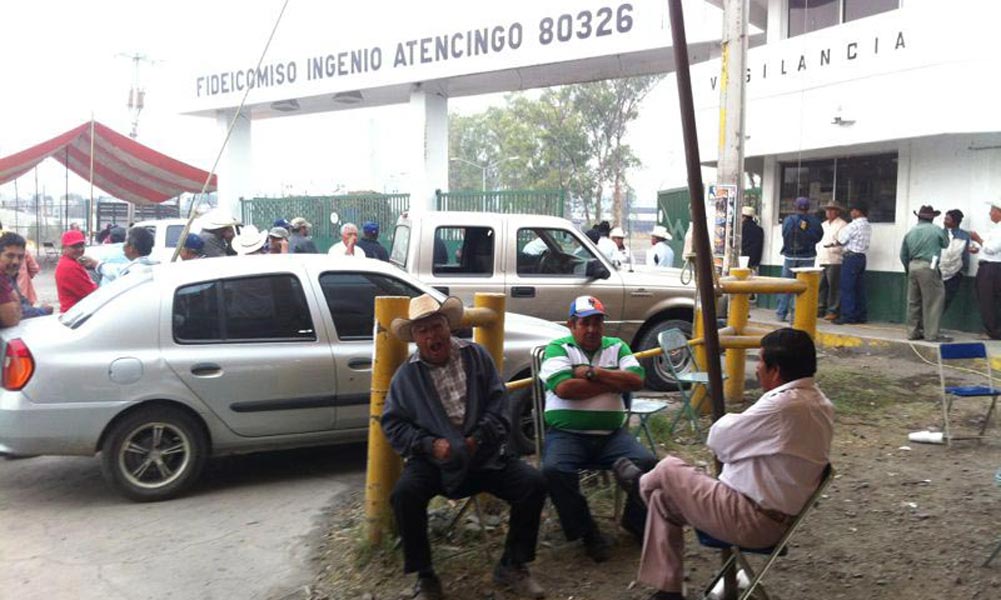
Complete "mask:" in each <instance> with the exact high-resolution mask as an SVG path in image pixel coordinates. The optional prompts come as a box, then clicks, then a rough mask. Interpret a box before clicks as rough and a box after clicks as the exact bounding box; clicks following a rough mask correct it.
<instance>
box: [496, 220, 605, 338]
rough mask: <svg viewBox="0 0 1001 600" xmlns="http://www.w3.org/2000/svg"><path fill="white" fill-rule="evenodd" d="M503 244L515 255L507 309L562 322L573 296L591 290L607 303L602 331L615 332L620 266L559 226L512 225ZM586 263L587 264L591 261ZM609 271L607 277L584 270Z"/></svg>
mask: <svg viewBox="0 0 1001 600" xmlns="http://www.w3.org/2000/svg"><path fill="white" fill-rule="evenodd" d="M508 235H509V237H510V238H511V239H509V240H508V242H507V243H506V244H505V248H508V249H510V251H511V253H512V254H513V255H514V260H513V263H514V264H513V265H511V264H510V262H512V261H509V266H508V268H507V273H506V277H505V286H504V287H505V292H506V293H507V310H509V311H511V312H517V313H523V314H526V315H532V316H533V317H539V318H542V319H547V320H549V321H554V322H558V323H563V322H564V321H566V320H567V315H568V313H569V310H570V303H571V302H572V301H573V299H574V298H576V297H577V296H582V295H585V294H587V295H591V296H595V297H597V298H598V299H599V300H601V302H602V303H603V304H604V305H605V310H606V311H607V312H608V316H607V317H606V319H605V323H606V327H605V334H606V335H610V336H614V335H618V332H619V329H620V328H621V323H622V320H623V314H622V313H623V303H624V296H623V285H622V277H621V276H620V275H619V273H618V271H617V270H616V269H615V268H614V267H613V266H611V265H609V264H607V262H606V261H604V260H602V259H600V258H598V256H597V255H596V253H595V252H594V250H593V248H592V246H590V245H588V244H586V243H585V242H584V241H583V239H582V238H581V237H580V236H578V235H577V234H576V233H575V232H572V231H570V230H569V229H564V228H560V227H532V226H529V225H525V226H521V227H518V226H516V224H512V227H511V230H510V231H509V233H508ZM589 265H590V266H589ZM595 269H597V270H598V271H604V270H607V271H608V277H607V278H604V279H603V278H598V277H595V276H593V275H588V273H589V270H591V272H595V271H594V270H595Z"/></svg>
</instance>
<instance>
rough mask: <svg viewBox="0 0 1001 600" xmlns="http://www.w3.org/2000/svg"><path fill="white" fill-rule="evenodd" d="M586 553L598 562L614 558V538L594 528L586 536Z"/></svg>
mask: <svg viewBox="0 0 1001 600" xmlns="http://www.w3.org/2000/svg"><path fill="white" fill-rule="evenodd" d="M584 554H587V555H588V557H590V559H591V560H593V561H594V562H596V563H603V562H605V561H607V560H608V559H610V558H612V540H611V539H609V538H608V537H607V536H605V535H604V534H603V533H601V532H600V531H598V530H597V529H594V530H593V531H592V532H591V533H589V534H587V535H585V536H584Z"/></svg>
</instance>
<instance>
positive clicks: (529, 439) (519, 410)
mask: <svg viewBox="0 0 1001 600" xmlns="http://www.w3.org/2000/svg"><path fill="white" fill-rule="evenodd" d="M510 398H511V450H513V451H514V452H516V453H518V454H519V455H522V456H528V455H531V454H535V419H534V417H533V415H532V390H531V388H527V389H522V390H517V391H515V392H512V393H511V395H510Z"/></svg>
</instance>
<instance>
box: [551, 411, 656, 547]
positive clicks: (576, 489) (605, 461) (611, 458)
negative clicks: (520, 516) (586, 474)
mask: <svg viewBox="0 0 1001 600" xmlns="http://www.w3.org/2000/svg"><path fill="white" fill-rule="evenodd" d="M622 456H625V457H627V458H629V459H630V460H632V461H633V462H634V463H636V466H637V467H639V468H640V470H641V471H643V472H644V473H645V472H647V471H649V470H650V469H652V468H654V467H655V466H656V465H657V458H656V457H655V456H654V455H653V454H652V453H651V452H650V451H649V450H648V449H646V448H645V447H644V446H643V445H642V444H640V443H639V442H637V441H636V437H635V436H633V435H632V434H630V433H629V431H628V430H627V428H626V427H622V428H619V429H618V430H616V431H615V432H614V433H610V434H595V435H591V434H586V433H573V432H570V431H562V430H560V429H549V430H547V431H546V441H545V446H544V447H543V449H542V474H543V475H545V476H546V483H547V485H548V486H549V495H550V497H551V498H552V499H553V505H554V506H555V507H556V512H557V513H558V514H559V516H560V524H561V525H562V526H563V533H565V534H566V536H567V539H568V540H571V541H572V540H576V539H578V538H581V537H586V536H589V535H593V534H594V533H596V532H597V525H595V523H594V519H593V518H592V517H591V509H590V508H589V507H588V505H587V499H586V498H584V495H583V494H581V492H580V475H579V474H578V471H579V470H580V469H610V468H612V463H613V462H615V460H616V459H617V458H619V457H622ZM622 526H623V527H624V528H625V529H627V530H628V531H629V532H630V533H632V534H633V535H635V536H637V537H638V538H639V539H643V529H644V527H645V526H646V505H645V504H644V503H643V499H642V498H640V497H639V496H638V495H637V494H635V493H632V492H630V493H629V494H628V495H627V497H626V505H625V507H624V508H623V511H622Z"/></svg>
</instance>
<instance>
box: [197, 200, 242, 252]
mask: <svg viewBox="0 0 1001 600" xmlns="http://www.w3.org/2000/svg"><path fill="white" fill-rule="evenodd" d="M239 225H240V222H239V221H237V220H236V217H234V216H233V215H231V214H229V213H227V212H226V211H225V210H223V209H221V208H213V209H212V210H210V211H209V212H207V213H205V215H204V216H203V217H202V234H201V237H202V241H203V242H205V244H204V246H203V247H202V255H204V256H205V257H206V258H217V257H220V256H236V251H235V250H233V247H232V245H231V244H232V243H233V238H234V237H236V228H237V227H238V226H239Z"/></svg>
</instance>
